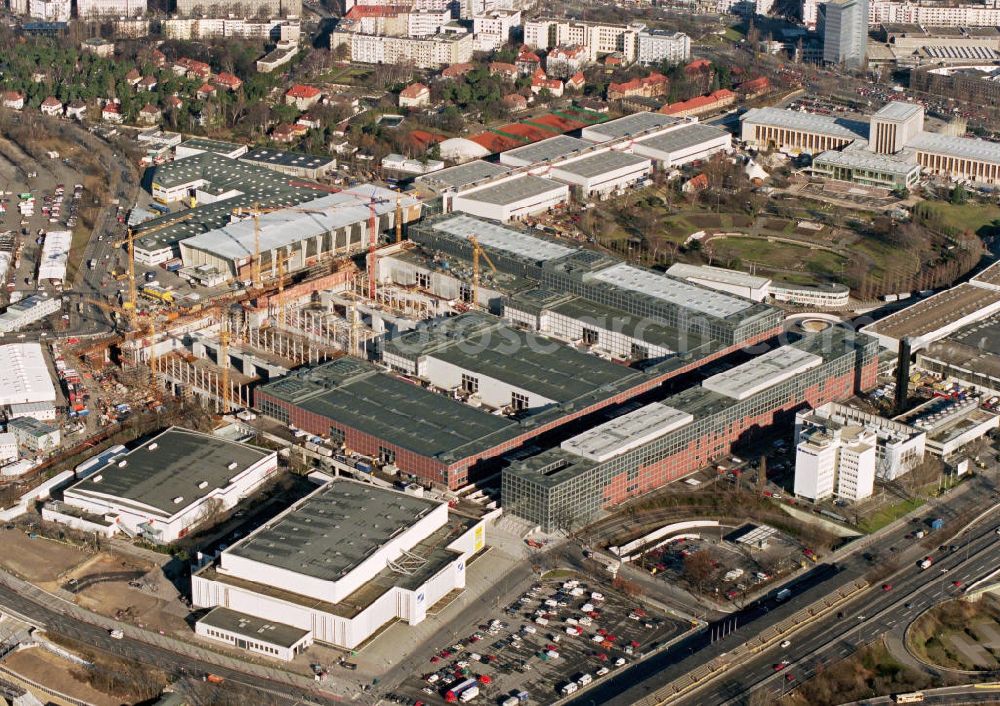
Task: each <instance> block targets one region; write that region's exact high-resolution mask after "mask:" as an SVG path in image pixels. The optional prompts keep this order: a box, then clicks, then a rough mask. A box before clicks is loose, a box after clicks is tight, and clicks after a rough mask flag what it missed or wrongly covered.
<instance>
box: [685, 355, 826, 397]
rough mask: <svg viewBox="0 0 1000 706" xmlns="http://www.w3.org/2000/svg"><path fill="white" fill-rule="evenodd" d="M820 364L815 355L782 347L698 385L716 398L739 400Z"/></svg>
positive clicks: (820, 361) (821, 360)
mask: <svg viewBox="0 0 1000 706" xmlns="http://www.w3.org/2000/svg"><path fill="white" fill-rule="evenodd" d="M822 363H823V359H822V358H820V357H819V356H818V355H815V354H813V353H809V352H807V351H804V350H801V349H799V348H794V347H792V346H783V347H781V348H775V349H774V350H772V351H768V352H767V353H764V354H763V355H759V356H757V357H756V358H753V359H751V360H749V361H747V362H746V363H743V364H742V365H737V366H736V367H735V368H730V369H729V370H727V371H725V372H722V373H718V374H717V375H713V376H712V377H710V378H707V379H706V380H705V381H704V382H702V383H701V386H702V387H703V388H705V389H706V390H711V391H712V392H717V393H718V394H720V395H725V396H726V397H732V398H733V399H735V400H742V399H746V398H747V397H749V396H750V395H753V394H756V393H758V392H760V391H761V390H765V389H767V388H768V387H771V386H773V385H777V384H778V383H779V382H782V381H784V380H787V379H788V378H790V377H794V376H795V375H798V374H800V373H803V372H805V371H806V370H809V369H811V368H815V367H817V366H819V365H822Z"/></svg>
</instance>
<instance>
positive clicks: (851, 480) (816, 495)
mask: <svg viewBox="0 0 1000 706" xmlns="http://www.w3.org/2000/svg"><path fill="white" fill-rule="evenodd" d="M796 442H797V443H796V445H795V497H797V498H805V499H807V500H812V501H813V502H816V501H819V500H825V499H826V498H829V497H834V496H835V497H837V498H840V499H842V500H849V501H852V502H853V501H858V500H864V499H865V498H868V497H871V494H872V491H873V489H874V487H875V434H874V433H873V432H871V431H869V430H867V429H865V428H864V427H862V426H857V425H851V424H847V425H836V426H829V427H828V426H820V425H810V426H809V427H807V428H805V429H803V430H802V431H801V432H799V434H798V435H797V437H796Z"/></svg>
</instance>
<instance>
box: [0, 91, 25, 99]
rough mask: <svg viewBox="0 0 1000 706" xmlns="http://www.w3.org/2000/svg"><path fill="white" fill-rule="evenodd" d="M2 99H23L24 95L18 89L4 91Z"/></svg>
mask: <svg viewBox="0 0 1000 706" xmlns="http://www.w3.org/2000/svg"><path fill="white" fill-rule="evenodd" d="M3 99H4V100H5V101H16V100H24V96H23V95H22V94H21V92H20V91H4V92H3Z"/></svg>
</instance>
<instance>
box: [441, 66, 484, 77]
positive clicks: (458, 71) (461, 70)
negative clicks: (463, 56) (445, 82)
mask: <svg viewBox="0 0 1000 706" xmlns="http://www.w3.org/2000/svg"><path fill="white" fill-rule="evenodd" d="M474 68H476V65H475V64H469V63H465V64H452V65H451V66H449V67H447V68H445V69H444V71H442V72H441V75H442V76H443V77H444V78H458V77H459V76H465V74H467V73H469V72H470V71H472V70H473V69H474Z"/></svg>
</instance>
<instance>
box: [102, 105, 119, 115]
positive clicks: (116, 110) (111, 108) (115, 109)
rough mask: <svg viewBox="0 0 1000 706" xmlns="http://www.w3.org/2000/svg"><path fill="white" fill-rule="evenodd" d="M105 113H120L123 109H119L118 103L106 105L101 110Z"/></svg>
mask: <svg viewBox="0 0 1000 706" xmlns="http://www.w3.org/2000/svg"><path fill="white" fill-rule="evenodd" d="M101 112H103V113H120V112H122V110H121V108H119V107H118V104H117V103H105V104H104V107H103V108H102V109H101Z"/></svg>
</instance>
